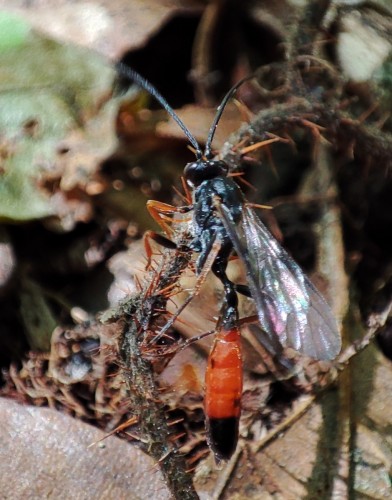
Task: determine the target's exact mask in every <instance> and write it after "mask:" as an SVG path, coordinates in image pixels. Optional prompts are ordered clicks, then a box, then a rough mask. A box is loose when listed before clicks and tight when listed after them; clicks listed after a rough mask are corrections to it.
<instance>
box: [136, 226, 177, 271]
mask: <svg viewBox="0 0 392 500" xmlns="http://www.w3.org/2000/svg"><path fill="white" fill-rule="evenodd" d="M151 240H153V241H155V242H157V243H158V245H161V246H163V247H165V248H169V249H172V250H175V249H176V248H177V245H176V243H174V241H172V240H170V239H169V238H166V236H163V235H162V234H159V233H156V232H155V231H146V232H145V233H144V249H145V252H146V256H147V264H146V270H148V269H150V267H151V259H152V256H153V251H152V248H151V243H150V241H151Z"/></svg>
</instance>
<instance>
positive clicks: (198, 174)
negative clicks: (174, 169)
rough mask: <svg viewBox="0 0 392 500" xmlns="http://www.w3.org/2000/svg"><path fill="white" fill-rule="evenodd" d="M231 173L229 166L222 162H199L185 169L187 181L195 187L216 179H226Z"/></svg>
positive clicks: (188, 165) (189, 164) (190, 164)
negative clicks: (229, 172)
mask: <svg viewBox="0 0 392 500" xmlns="http://www.w3.org/2000/svg"><path fill="white" fill-rule="evenodd" d="M228 171H229V168H228V166H227V165H226V163H225V162H224V161H221V160H208V161H206V160H198V161H194V162H192V163H188V164H187V165H186V167H185V169H184V177H185V179H186V181H187V182H188V183H189V184H191V185H192V186H194V187H197V186H200V184H201V183H202V182H204V181H206V180H209V179H215V177H226V176H227V173H228Z"/></svg>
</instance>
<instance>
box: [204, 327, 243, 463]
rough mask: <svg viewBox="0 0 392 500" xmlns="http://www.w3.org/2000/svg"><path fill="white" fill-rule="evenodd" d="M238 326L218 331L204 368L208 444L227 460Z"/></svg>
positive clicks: (236, 393)
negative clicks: (205, 369)
mask: <svg viewBox="0 0 392 500" xmlns="http://www.w3.org/2000/svg"><path fill="white" fill-rule="evenodd" d="M240 340H241V339H240V332H239V330H238V328H236V327H235V328H231V329H229V330H225V329H224V328H222V329H221V330H219V332H218V334H217V336H216V338H215V341H214V345H213V346H212V349H211V353H210V356H209V359H208V366H207V371H206V394H205V401H204V407H205V414H206V425H207V436H208V443H209V445H210V447H211V449H212V450H213V452H214V453H215V456H216V457H217V458H218V459H228V458H230V456H231V455H232V454H233V452H234V450H235V448H236V446H237V440H238V424H239V418H240V414H241V394H242V356H241V343H240Z"/></svg>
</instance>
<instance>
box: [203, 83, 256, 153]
mask: <svg viewBox="0 0 392 500" xmlns="http://www.w3.org/2000/svg"><path fill="white" fill-rule="evenodd" d="M254 77H255V75H249V76H246V77H245V78H243V79H242V80H240V81H239V82H237V83H236V84H235V85H234V86H233V87H231V89H230V90H229V91H228V92H227V94H226V95H225V97H224V98H223V99H222V102H221V103H220V104H219V106H218V108H217V110H216V115H215V118H214V121H213V122H212V125H211V127H210V130H209V132H208V137H207V142H206V146H205V149H204V156H205V157H206V158H208V159H209V158H211V156H212V154H211V144H212V141H213V139H214V135H215V130H216V127H217V126H218V123H219V120H220V119H221V117H222V113H223V111H224V109H225V107H226V104H227V103H228V102H229V100H230V99H231V98H232V97H233V95H234V94H235V93H236V91H237V89H238V87H241V85H242V84H243V83H245V82H247V81H248V80H252V78H254Z"/></svg>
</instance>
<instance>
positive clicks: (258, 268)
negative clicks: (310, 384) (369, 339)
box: [217, 204, 341, 360]
mask: <svg viewBox="0 0 392 500" xmlns="http://www.w3.org/2000/svg"><path fill="white" fill-rule="evenodd" d="M217 208H218V212H219V213H220V216H221V218H222V222H223V224H224V226H225V228H226V230H227V232H228V234H229V236H230V239H231V241H232V243H233V246H234V249H235V251H236V252H237V254H238V256H239V257H240V258H241V259H242V260H243V262H244V264H245V268H246V273H247V279H248V286H249V288H250V292H251V294H252V298H253V300H254V301H255V304H256V308H257V314H258V317H259V322H260V325H261V327H262V329H263V330H264V332H265V333H266V335H267V337H268V340H269V342H270V345H266V347H267V348H271V347H272V350H275V351H276V349H275V347H276V346H277V345H278V344H280V345H282V346H286V347H292V348H293V349H295V350H296V351H299V352H301V353H303V354H306V355H308V356H311V357H312V358H315V359H320V360H326V359H333V358H334V357H335V356H336V355H337V354H338V353H339V351H340V348H341V339H340V334H339V331H338V327H337V324H336V320H335V318H334V316H333V314H332V311H331V309H330V308H329V306H328V304H327V303H326V302H325V300H324V298H323V297H322V295H321V294H320V293H319V292H318V290H317V289H316V288H315V287H314V286H313V285H312V283H311V282H310V281H309V279H308V278H307V277H306V276H305V274H304V273H303V272H302V271H301V269H300V267H299V266H298V265H297V264H296V263H295V262H294V260H293V259H292V258H291V257H290V256H289V255H288V254H287V252H286V251H285V250H284V249H283V248H282V247H281V246H280V245H279V243H278V242H277V241H276V240H275V238H274V237H273V236H272V235H271V234H270V233H269V231H268V230H267V229H266V227H265V226H264V224H263V223H262V222H261V220H260V219H259V218H258V217H257V215H256V213H255V212H254V211H253V210H252V209H251V208H249V207H247V206H244V210H243V213H242V218H241V220H240V222H239V223H237V224H235V223H234V221H233V219H232V216H231V213H230V210H229V209H228V208H227V207H226V206H225V205H223V204H219V205H218V207H217ZM267 344H268V341H267Z"/></svg>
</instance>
